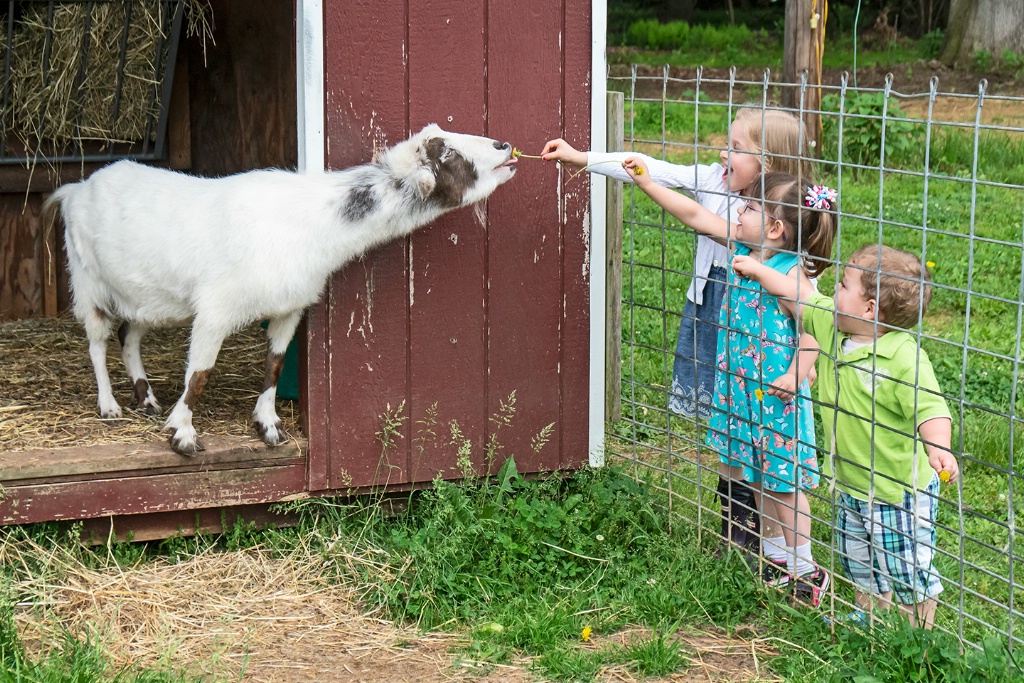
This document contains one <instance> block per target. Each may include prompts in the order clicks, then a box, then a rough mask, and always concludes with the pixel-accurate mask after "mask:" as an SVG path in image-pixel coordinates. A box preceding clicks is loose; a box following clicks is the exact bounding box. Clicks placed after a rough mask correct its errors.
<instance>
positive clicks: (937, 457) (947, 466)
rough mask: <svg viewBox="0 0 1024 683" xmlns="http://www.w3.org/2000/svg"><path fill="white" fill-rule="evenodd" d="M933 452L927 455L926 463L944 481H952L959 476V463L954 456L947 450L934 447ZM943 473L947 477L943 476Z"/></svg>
mask: <svg viewBox="0 0 1024 683" xmlns="http://www.w3.org/2000/svg"><path fill="white" fill-rule="evenodd" d="M934 450H935V452H934V453H932V454H931V455H929V456H928V464H929V465H931V467H932V469H933V470H935V472H936V473H937V474H938V475H939V479H941V480H942V481H943V482H944V483H952V482H954V481H956V480H957V479H958V478H959V477H960V465H959V464H957V461H956V458H955V457H954V456H953V454H952V453H950V452H949V451H947V450H944V449H941V448H936V449H934ZM943 473H945V474H947V475H948V477H946V476H943Z"/></svg>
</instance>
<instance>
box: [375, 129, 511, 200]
mask: <svg viewBox="0 0 1024 683" xmlns="http://www.w3.org/2000/svg"><path fill="white" fill-rule="evenodd" d="M380 163H381V164H382V165H385V166H387V167H389V168H390V170H391V171H392V172H393V173H395V174H396V175H397V176H399V177H400V178H401V182H403V183H404V184H406V185H407V186H408V187H409V188H410V189H412V190H413V191H415V192H416V193H417V194H418V195H419V196H420V197H421V198H422V199H423V200H425V201H428V202H436V203H437V204H438V205H439V206H441V207H443V208H445V209H454V208H458V207H460V206H466V205H469V204H473V203H475V202H479V201H481V200H483V199H486V198H487V197H488V196H489V195H490V194H491V192H493V191H494V189H495V188H496V187H498V185H501V184H502V183H503V182H505V181H506V180H508V179H509V178H511V177H512V176H513V175H514V174H515V171H516V168H515V163H516V158H515V157H513V156H512V146H511V145H510V144H509V143H507V142H504V143H502V142H498V141H496V140H492V139H490V138H484V137H479V136H476V135H464V134H461V133H448V132H446V131H443V130H441V129H440V128H439V127H438V126H437V125H436V124H430V125H429V126H427V127H426V128H424V129H423V130H421V131H420V132H419V133H417V134H415V135H413V136H412V137H411V138H410V139H408V140H406V141H405V142H402V143H400V144H398V145H395V146H394V147H393V148H391V149H390V150H388V151H387V152H385V153H384V155H383V156H382V157H381V159H380Z"/></svg>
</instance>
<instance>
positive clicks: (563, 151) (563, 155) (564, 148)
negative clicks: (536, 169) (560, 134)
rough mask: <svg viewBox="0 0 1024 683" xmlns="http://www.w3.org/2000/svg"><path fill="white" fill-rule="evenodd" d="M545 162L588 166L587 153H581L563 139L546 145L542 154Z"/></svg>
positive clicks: (551, 141) (550, 141)
mask: <svg viewBox="0 0 1024 683" xmlns="http://www.w3.org/2000/svg"><path fill="white" fill-rule="evenodd" d="M540 156H541V158H543V159H544V161H561V162H562V163H563V164H571V165H573V166H586V165H587V153H586V152H580V151H578V150H577V149H576V148H575V147H573V146H572V145H570V144H569V143H568V142H566V141H565V140H563V139H562V138H557V139H555V140H549V141H548V142H546V143H544V151H542V152H541V153H540Z"/></svg>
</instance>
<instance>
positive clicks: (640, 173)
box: [634, 166, 644, 175]
mask: <svg viewBox="0 0 1024 683" xmlns="http://www.w3.org/2000/svg"><path fill="white" fill-rule="evenodd" d="M634 173H636V174H637V175H643V174H644V169H642V168H640V167H639V166H637V168H636V171H634Z"/></svg>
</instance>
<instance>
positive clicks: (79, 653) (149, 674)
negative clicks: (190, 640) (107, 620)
mask: <svg viewBox="0 0 1024 683" xmlns="http://www.w3.org/2000/svg"><path fill="white" fill-rule="evenodd" d="M191 680H194V679H192V678H188V677H185V676H184V675H183V674H180V673H176V672H168V671H155V670H145V669H137V668H125V669H121V670H114V669H113V668H112V666H111V665H110V662H109V659H108V657H107V654H106V653H105V652H104V651H103V649H102V648H101V647H100V646H99V645H98V644H97V643H96V642H95V641H94V640H93V639H92V638H91V637H89V636H84V635H82V636H76V635H75V634H72V633H69V632H65V633H64V637H63V639H62V642H61V643H60V644H59V647H55V648H54V649H52V650H50V651H49V652H48V653H47V654H45V655H44V656H42V657H40V658H32V657H30V656H28V655H27V654H26V653H25V649H24V647H23V645H22V643H21V639H20V638H19V636H18V632H17V628H16V626H15V624H14V615H13V612H12V609H11V607H10V606H9V605H8V606H5V607H4V608H3V609H2V611H0V683H68V682H73V683H184V682H185V681H191Z"/></svg>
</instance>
